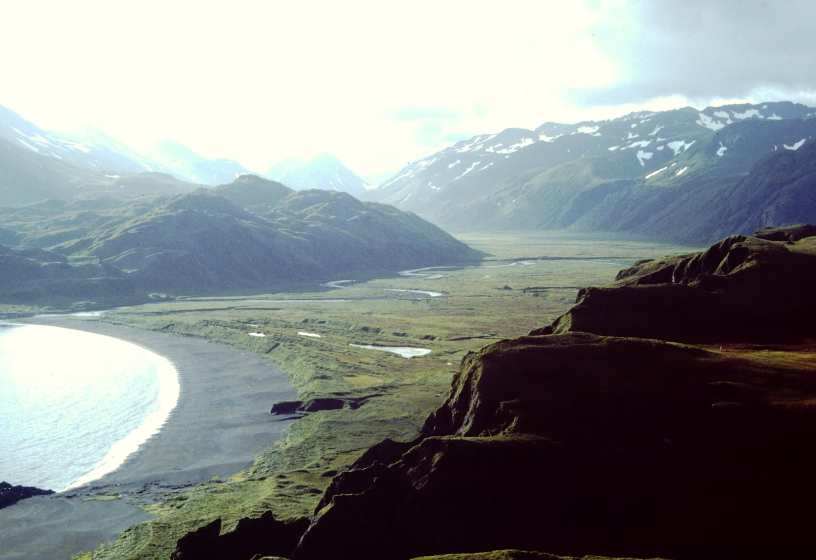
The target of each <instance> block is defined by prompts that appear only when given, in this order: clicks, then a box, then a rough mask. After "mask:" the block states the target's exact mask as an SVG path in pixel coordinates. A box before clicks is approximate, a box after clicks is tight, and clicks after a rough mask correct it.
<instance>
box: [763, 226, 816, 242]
mask: <svg viewBox="0 0 816 560" xmlns="http://www.w3.org/2000/svg"><path fill="white" fill-rule="evenodd" d="M814 236H816V226H812V225H810V224H797V225H795V226H788V227H764V228H760V229H758V230H756V233H754V237H758V238H759V239H767V240H768V241H790V242H791V243H793V242H795V241H799V240H800V239H804V238H806V237H814Z"/></svg>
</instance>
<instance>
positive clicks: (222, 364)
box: [0, 316, 296, 560]
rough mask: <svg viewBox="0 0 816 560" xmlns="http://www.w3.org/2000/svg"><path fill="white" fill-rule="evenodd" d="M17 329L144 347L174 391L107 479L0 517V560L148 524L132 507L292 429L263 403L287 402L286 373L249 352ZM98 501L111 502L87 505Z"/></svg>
mask: <svg viewBox="0 0 816 560" xmlns="http://www.w3.org/2000/svg"><path fill="white" fill-rule="evenodd" d="M25 322H27V323H32V324H39V325H51V326H58V327H65V328H73V329H78V330H83V331H87V332H92V333H97V334H103V335H107V336H112V337H115V338H118V339H121V340H126V341H128V342H132V343H135V344H138V345H139V346H142V347H144V348H147V349H149V350H151V351H152V352H155V353H156V354H160V355H162V356H164V357H165V358H167V359H169V360H170V361H171V362H172V363H173V365H174V367H175V368H176V371H177V372H178V376H179V383H180V385H181V393H180V396H179V400H178V403H177V405H176V407H175V409H174V410H173V412H172V413H171V414H170V417H169V418H168V419H167V422H165V424H164V426H163V427H162V429H161V430H160V432H159V433H157V434H155V435H154V436H153V437H151V438H150V439H149V440H147V441H146V442H145V443H144V444H142V446H141V447H140V448H139V450H138V451H137V452H136V453H134V454H132V455H131V456H129V457H128V458H127V459H126V460H125V462H124V463H123V464H122V465H121V466H120V467H119V468H118V469H117V470H115V471H114V472H112V473H109V474H107V475H105V476H104V477H102V478H100V479H98V480H96V481H93V482H90V483H89V484H88V485H86V486H83V487H79V488H74V489H71V490H68V491H66V492H63V493H60V494H55V495H51V496H38V497H34V498H29V499H27V500H23V501H21V502H19V503H17V504H15V505H13V506H10V507H7V508H5V509H0V559H2V560H11V559H31V560H33V559H44V558H49V559H55V560H58V559H62V558H64V559H66V560H67V559H70V557H71V555H72V554H76V553H78V552H80V551H84V550H92V549H94V548H96V547H98V546H99V545H100V544H102V543H107V542H108V541H111V540H113V539H115V538H116V537H117V535H119V533H121V532H122V530H124V529H125V528H126V527H128V526H129V525H132V524H134V523H139V522H141V521H145V520H147V519H149V518H150V515H149V514H147V513H145V512H144V511H143V510H141V509H139V508H138V507H137V506H138V505H140V504H145V503H151V502H153V501H155V500H156V499H157V498H160V497H161V496H162V495H163V494H164V493H167V492H172V491H173V490H175V489H178V488H180V487H185V486H189V485H192V484H196V483H199V482H202V481H205V480H209V479H210V478H212V477H213V476H219V477H228V476H230V475H232V474H234V473H236V472H238V471H240V470H243V469H245V468H247V467H248V466H250V465H251V464H252V461H253V459H254V458H255V456H257V455H258V454H259V453H260V451H261V450H262V449H264V448H265V447H268V446H269V445H271V444H272V443H273V442H274V441H275V440H277V439H280V438H282V437H283V430H284V428H286V426H288V425H289V424H290V423H291V421H292V420H291V419H286V418H283V419H281V418H280V417H276V416H272V415H270V414H269V409H270V408H271V406H272V404H273V403H275V402H277V401H280V400H293V399H295V398H296V392H295V390H294V389H293V388H292V387H291V385H290V384H289V381H288V379H287V377H286V375H285V374H284V373H283V372H282V371H281V370H280V369H279V368H278V367H276V366H275V365H273V364H271V363H269V362H267V361H265V360H263V359H261V358H260V357H259V356H257V355H255V354H252V353H250V352H241V351H238V350H235V349H233V348H230V347H228V346H224V345H220V344H213V343H210V342H206V341H203V340H198V339H194V338H189V337H182V336H177V335H172V334H163V333H155V332H150V331H142V330H138V329H131V328H127V327H120V326H116V325H109V324H106V323H102V322H99V321H94V320H87V319H80V318H76V317H65V316H60V317H38V318H36V319H31V320H27V321H25ZM43 460H44V461H53V460H58V458H54V457H43ZM8 482H10V483H12V484H15V481H12V480H10V481H8ZM102 494H107V495H112V494H116V495H119V496H120V498H119V499H116V500H110V501H99V500H90V501H89V500H88V498H89V497H92V496H98V495H102Z"/></svg>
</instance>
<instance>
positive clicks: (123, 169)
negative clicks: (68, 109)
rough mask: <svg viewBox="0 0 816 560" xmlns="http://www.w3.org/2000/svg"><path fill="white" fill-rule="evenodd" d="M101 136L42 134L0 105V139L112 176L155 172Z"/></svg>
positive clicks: (87, 131) (41, 131)
mask: <svg viewBox="0 0 816 560" xmlns="http://www.w3.org/2000/svg"><path fill="white" fill-rule="evenodd" d="M85 133H86V134H90V131H89V130H86V131H85ZM102 134H103V133H98V134H96V135H95V136H94V137H93V138H91V137H85V138H77V137H73V138H72V137H71V136H69V135H65V134H59V133H56V132H49V131H45V130H43V129H41V128H40V127H38V126H36V125H34V124H32V123H31V122H29V121H27V120H26V119H24V118H23V117H21V116H20V115H18V114H17V113H15V112H14V111H12V110H10V109H7V108H5V107H3V106H0V137H2V138H5V139H6V140H8V141H10V142H11V143H13V144H16V145H19V146H23V147H25V148H27V149H29V150H31V151H32V152H34V153H37V154H40V155H43V156H47V157H51V158H54V159H58V160H62V161H65V162H68V163H72V164H74V165H79V166H82V167H89V168H92V169H98V170H100V171H107V172H111V173H141V172H146V171H154V170H155V169H154V168H153V166H151V164H150V163H149V162H147V161H146V160H144V159H143V158H140V157H138V156H136V154H135V152H133V151H132V150H130V149H129V148H127V147H126V146H124V145H122V144H121V143H118V142H116V140H114V139H112V138H110V137H107V139H106V140H105V143H100V140H101V139H102ZM112 146H113V147H112Z"/></svg>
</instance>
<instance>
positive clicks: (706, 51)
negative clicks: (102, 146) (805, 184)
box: [0, 0, 816, 178]
mask: <svg viewBox="0 0 816 560" xmlns="http://www.w3.org/2000/svg"><path fill="white" fill-rule="evenodd" d="M2 13H3V24H2V31H1V32H0V62H1V63H2V64H0V105H4V106H6V107H8V108H10V109H12V110H14V111H17V112H18V113H20V114H21V115H22V116H23V117H25V118H27V119H29V120H31V121H33V122H34V123H35V124H37V125H39V126H41V127H43V128H46V129H51V130H62V129H66V128H71V127H76V126H80V125H85V124H89V125H94V126H96V127H98V128H100V129H102V130H104V131H105V132H107V133H109V134H111V135H112V136H114V137H116V138H117V139H119V140H121V141H122V142H124V143H126V144H128V145H130V146H132V147H133V148H136V149H142V150H144V149H145V148H146V146H149V145H150V144H151V143H152V142H154V141H156V140H158V139H160V138H164V137H169V138H174V139H177V140H179V141H181V142H183V143H184V144H186V145H187V146H189V147H190V148H191V149H193V150H194V151H196V152H198V153H200V154H201V155H203V156H205V157H208V158H217V157H228V158H232V159H235V160H238V161H240V162H241V163H243V164H244V165H245V166H246V167H248V168H249V169H251V170H253V171H258V172H264V171H266V170H267V169H268V168H269V167H270V166H272V165H273V164H275V163H277V162H279V161H280V160H282V159H284V158H287V157H292V156H298V157H310V156H314V155H317V154H319V153H322V152H329V153H331V154H334V155H335V156H337V157H339V158H340V159H341V160H342V161H343V162H344V163H345V164H346V165H347V166H348V167H349V168H351V170H352V171H354V172H355V173H357V174H358V175H361V176H363V177H377V176H380V178H382V176H384V175H389V174H393V173H396V172H397V171H399V169H400V168H402V167H403V166H404V165H405V164H406V163H408V162H409V161H412V160H416V159H419V158H422V157H424V156H427V155H429V154H431V153H433V152H435V151H438V150H440V149H442V148H444V147H446V146H448V145H450V144H451V143H453V142H454V141H457V140H462V139H465V138H469V137H471V136H473V135H475V134H482V133H490V132H499V131H501V130H503V129H505V128H510V127H523V128H536V127H538V126H539V125H541V124H542V123H544V122H546V121H555V122H565V123H567V122H578V121H581V120H590V119H605V118H614V117H617V116H621V115H624V114H626V113H627V112H630V111H632V110H637V109H641V108H651V109H670V108H676V107H682V106H685V105H692V106H695V107H698V108H702V107H705V106H707V105H717V104H723V103H725V102H734V101H740V102H741V101H750V102H761V101H769V100H770V101H773V100H782V99H786V100H792V101H797V102H802V103H805V104H808V105H812V106H816V60H814V58H815V56H816V55H814V53H816V33H814V32H813V25H814V22H816V2H812V1H811V0H787V1H785V0H774V1H773V2H763V1H759V0H745V1H740V0H716V2H714V1H712V0H706V1H698V0H673V1H663V0H648V1H647V0H643V1H640V2H638V1H635V0H628V1H626V0H609V1H604V0H598V1H592V0H586V1H583V2H581V1H577V0H562V1H558V2H556V1H545V0H538V1H532V2H502V3H499V2H496V1H495V0H492V1H490V2H481V1H476V0H469V1H464V2H453V1H450V2H443V1H441V0H436V1H433V2H423V1H412V2H388V1H385V0H381V1H376V2H358V1H355V0H344V1H342V2H338V1H332V2H329V1H324V2H307V1H298V2H292V1H286V2H272V1H260V0H258V1H241V0H229V1H222V2H213V1H206V0H197V1H172V0H162V1H160V2H153V1H139V2H131V1H121V2H119V1H114V0H107V1H101V2H88V1H82V0H71V1H69V2H66V1H58V2H57V1H54V2H4V3H3V4H2Z"/></svg>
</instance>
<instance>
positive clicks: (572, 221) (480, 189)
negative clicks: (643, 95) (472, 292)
mask: <svg viewBox="0 0 816 560" xmlns="http://www.w3.org/2000/svg"><path fill="white" fill-rule="evenodd" d="M815 114H816V112H815V111H814V109H813V108H811V107H806V106H804V105H797V104H793V103H789V102H781V103H762V104H758V105H748V104H744V105H729V106H723V107H709V108H706V109H704V110H701V111H700V110H696V109H693V108H691V107H687V108H684V109H678V110H673V111H665V112H637V113H632V114H629V115H626V116H624V117H621V118H618V119H614V120H608V121H599V122H591V121H590V122H582V123H577V124H559V123H545V124H543V125H541V126H540V127H539V128H537V129H535V130H524V129H508V130H505V131H503V132H501V133H498V134H489V135H481V136H476V137H474V138H471V139H469V140H466V141H462V142H459V143H457V144H455V145H454V146H452V147H450V148H447V149H445V150H443V151H441V152H438V153H436V154H433V155H431V156H429V157H427V158H424V159H422V160H420V161H417V162H414V163H412V164H410V165H408V166H407V167H405V168H404V169H402V170H401V171H400V173H399V174H397V175H396V176H395V177H393V178H392V179H391V180H389V181H387V182H386V183H384V184H383V185H382V186H381V187H380V188H379V189H377V190H376V191H372V192H371V193H370V196H371V197H372V198H374V199H375V200H378V201H381V202H386V203H390V204H394V205H395V206H397V207H398V208H400V209H402V210H411V211H414V212H416V213H417V214H419V215H420V216H422V217H424V218H426V219H429V220H431V221H433V222H435V223H437V224H438V225H441V226H443V227H447V228H453V229H481V230H486V229H550V228H565V227H572V228H574V229H582V230H592V229H606V230H609V229H610V228H611V229H617V230H624V231H633V230H636V229H638V228H642V227H643V225H642V224H643V223H646V222H648V219H647V218H648V216H653V215H655V214H656V212H657V209H648V208H646V207H645V206H644V205H645V204H646V202H647V201H653V200H655V199H658V198H661V197H660V196H657V192H658V191H651V190H649V189H648V187H660V188H663V189H666V188H667V187H672V190H671V194H672V196H674V197H677V196H680V193H681V192H683V193H686V194H688V192H691V191H693V190H694V189H695V188H719V187H720V186H725V185H731V184H733V183H734V182H735V181H736V180H738V179H739V178H741V177H743V176H745V174H747V173H748V172H749V171H750V169H751V167H752V166H753V165H754V164H755V163H756V162H758V161H759V160H760V159H761V158H762V157H764V156H766V155H768V154H769V153H771V152H773V151H774V150H786V149H787V150H796V149H798V148H800V147H801V146H802V145H803V144H805V143H806V142H809V141H813V139H812V138H813V136H814V135H816V119H812V118H811V117H813V116H814V115H815ZM624 187H625V188H626V189H630V190H631V189H635V188H637V189H638V195H637V196H635V195H634V194H630V195H627V196H626V197H625V198H626V199H627V200H628V201H629V203H630V204H633V205H634V206H635V207H637V208H641V210H642V212H643V215H642V216H641V218H642V219H641V220H640V221H638V220H637V219H636V217H635V216H634V215H629V217H628V218H627V219H629V220H632V221H631V222H628V223H619V222H616V221H614V220H610V219H608V217H609V216H610V215H616V214H615V212H612V211H611V208H612V206H613V202H614V201H615V200H616V197H618V198H620V197H622V196H623V195H622V194H621V189H623V188H624ZM665 194H666V193H662V195H665ZM602 223H603V225H601V224H602ZM636 226H637V227H636ZM655 227H657V226H655ZM648 233H654V231H649V232H648Z"/></svg>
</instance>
